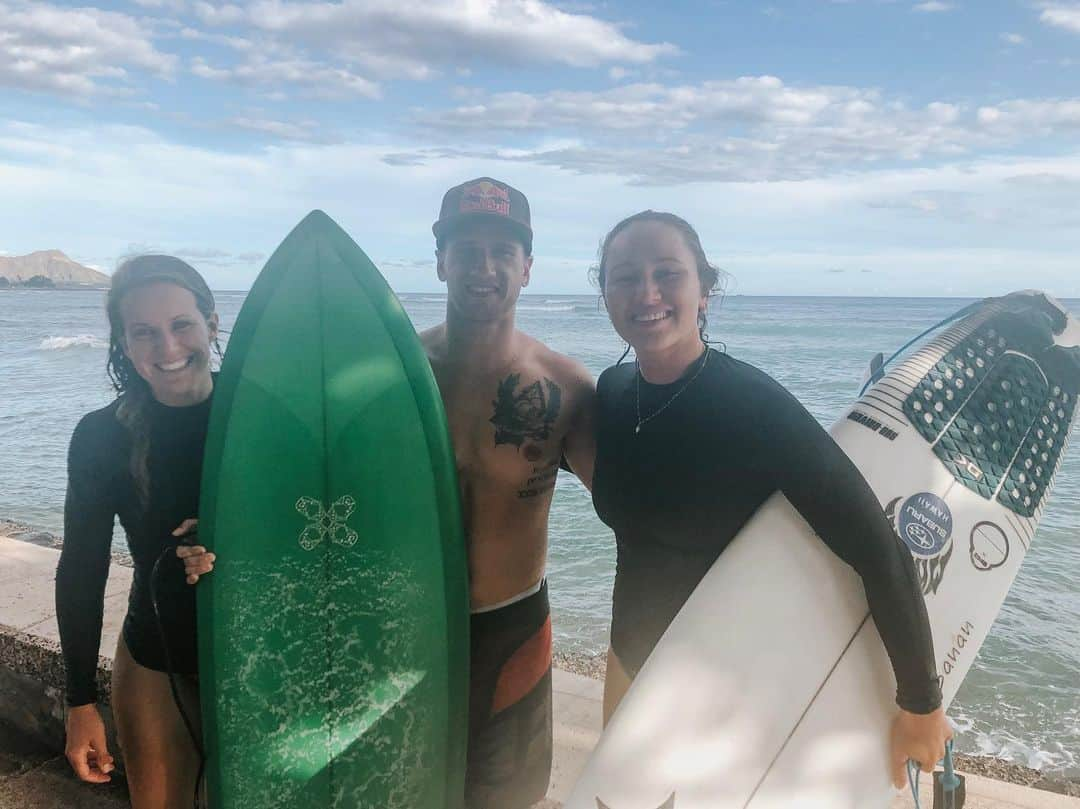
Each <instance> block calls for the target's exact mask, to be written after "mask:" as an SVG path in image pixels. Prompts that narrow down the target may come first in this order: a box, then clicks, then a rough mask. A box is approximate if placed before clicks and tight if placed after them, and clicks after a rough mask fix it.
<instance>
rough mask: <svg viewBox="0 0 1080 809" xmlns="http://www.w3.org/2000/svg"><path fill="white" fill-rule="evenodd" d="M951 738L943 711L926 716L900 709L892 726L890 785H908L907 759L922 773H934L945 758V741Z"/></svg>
mask: <svg viewBox="0 0 1080 809" xmlns="http://www.w3.org/2000/svg"><path fill="white" fill-rule="evenodd" d="M952 735H953V731H952V725H950V724H949V719H948V717H947V716H945V709H944V708H938V709H937V710H936V711H934V712H932V713H927V714H920V713H911V712H910V711H905V710H903V709H901V710H900V712H899V713H897V715H896V718H895V719H893V724H892V780H893V786H895V787H896V788H897V789H903V788H904V787H905V786H906V785H907V763H908V761H909V760H911V761H914V762H915V763H917V764H918V765H919V768H920V769H921V770H922V771H923V772H933V771H934V768H935V767H936V766H937V763H938V762H939V761H941V759H942V758H944V757H945V742H947V741H948V740H949V739H951V738H952Z"/></svg>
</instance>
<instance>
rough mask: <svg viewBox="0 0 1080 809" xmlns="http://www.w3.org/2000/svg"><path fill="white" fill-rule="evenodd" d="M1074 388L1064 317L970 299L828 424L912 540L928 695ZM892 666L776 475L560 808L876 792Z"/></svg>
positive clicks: (981, 607)
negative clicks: (932, 659) (925, 625)
mask: <svg viewBox="0 0 1080 809" xmlns="http://www.w3.org/2000/svg"><path fill="white" fill-rule="evenodd" d="M1078 392H1080V322H1078V321H1077V320H1076V319H1075V318H1073V317H1072V316H1070V315H1069V314H1068V313H1067V312H1066V310H1065V309H1064V308H1063V307H1062V306H1061V305H1060V304H1059V303H1058V302H1056V301H1054V300H1053V299H1051V298H1049V297H1047V296H1045V295H1042V294H1041V293H1037V292H1022V293H1014V294H1013V295H1009V296H1006V297H1004V298H994V299H989V300H986V301H983V302H982V303H981V304H978V305H976V306H974V307H971V308H970V311H969V313H968V314H967V315H966V316H965V317H964V318H963V319H962V320H959V321H958V322H956V323H954V324H953V325H952V326H951V327H950V328H948V329H947V330H944V331H942V332H941V333H940V334H939V335H938V336H937V337H936V338H935V339H933V340H932V341H930V342H929V343H928V344H926V345H925V346H924V347H922V348H921V349H920V350H918V351H917V352H916V353H914V354H913V355H911V356H910V357H909V358H907V359H906V360H905V361H904V362H903V363H901V364H899V365H898V366H896V367H895V368H894V369H892V370H891V371H889V372H888V373H886V374H885V375H884V377H882V378H880V379H879V380H878V381H877V382H876V383H875V384H874V385H873V387H872V388H870V389H869V390H868V391H867V392H866V393H865V395H863V396H862V397H861V398H860V399H859V400H858V401H857V402H856V403H855V404H854V405H853V406H852V407H851V408H850V409H849V410H848V411H847V412H846V413H845V414H844V416H843V417H842V418H841V419H840V420H839V421H838V422H837V423H836V424H835V425H834V426H833V428H832V430H831V431H830V432H831V434H832V436H833V438H834V439H835V440H836V442H837V443H838V444H839V445H840V446H841V447H842V448H843V449H844V451H845V452H846V453H847V454H848V455H849V456H850V457H851V459H852V460H853V461H854V462H855V464H856V465H857V466H858V467H859V469H860V470H861V471H862V473H863V475H864V476H865V477H866V479H867V480H868V481H869V483H870V485H871V486H872V487H873V489H874V491H875V493H876V494H877V496H878V498H879V500H880V501H881V505H882V508H883V509H884V510H885V512H886V514H887V516H888V517H889V519H890V520H891V521H892V522H893V525H894V526H895V528H896V530H897V533H898V535H899V537H900V538H901V539H902V540H903V541H904V542H905V543H906V544H907V546H908V548H909V549H910V550H911V552H912V556H913V558H914V561H915V566H916V570H917V572H918V575H919V580H920V584H921V586H922V589H923V592H924V594H925V597H926V604H927V609H928V612H929V614H930V620H931V625H932V627H933V634H934V647H935V652H936V656H937V661H938V667H939V670H940V671H939V673H940V674H941V676H942V678H943V681H942V682H943V690H944V697H945V701H946V704H948V702H949V701H951V700H952V698H953V696H954V695H955V694H956V691H957V689H958V687H959V685H960V682H961V681H962V680H963V678H964V675H965V674H966V673H967V671H968V669H969V668H970V666H971V664H972V662H973V660H974V659H975V654H976V652H977V651H978V649H979V646H980V645H981V644H982V642H983V640H984V639H985V637H986V635H987V633H988V631H989V629H990V625H991V623H992V622H993V620H994V618H995V617H996V616H997V613H998V610H999V609H1000V607H1001V604H1002V602H1003V601H1004V599H1005V595H1006V593H1007V592H1008V589H1009V586H1010V584H1011V583H1012V581H1013V579H1014V578H1015V576H1016V573H1017V571H1018V570H1019V567H1020V563H1021V562H1022V561H1023V558H1024V555H1025V554H1026V552H1027V550H1028V548H1029V547H1030V545H1031V541H1032V538H1033V537H1034V534H1035V529H1036V527H1037V526H1038V523H1039V518H1040V517H1041V515H1042V512H1043V510H1044V508H1045V506H1046V501H1047V496H1048V494H1049V492H1050V487H1051V484H1052V480H1053V476H1054V473H1055V472H1056V471H1057V469H1058V467H1059V465H1060V461H1061V457H1062V454H1063V452H1064V450H1065V445H1066V443H1067V440H1068V435H1069V430H1070V427H1071V426H1072V424H1073V419H1074V417H1075V415H1076V409H1077V408H1076V402H1077V393H1078ZM894 695H895V680H894V679H893V675H892V669H891V667H890V665H889V661H888V657H887V656H886V654H885V650H884V648H883V646H882V643H881V639H880V638H879V636H878V633H877V630H876V628H875V626H874V623H873V621H872V619H870V617H869V610H868V608H867V605H866V598H865V595H864V594H863V591H862V584H861V582H860V580H859V578H858V576H857V575H856V574H855V573H854V572H853V571H852V570H851V569H850V568H849V567H847V566H846V565H845V564H844V563H843V562H841V561H840V560H839V559H837V558H836V557H835V556H834V555H833V554H832V552H831V551H829V549H828V548H827V547H826V546H825V545H824V543H822V541H821V540H820V539H818V538H817V537H816V536H815V535H814V533H813V532H812V530H811V529H810V527H809V526H808V525H807V524H806V522H805V521H804V520H803V519H802V517H801V516H800V515H799V514H798V513H797V512H796V511H795V510H794V509H793V508H792V507H791V505H790V504H789V503H788V502H787V500H786V499H785V498H784V497H783V496H782V495H780V494H776V495H773V497H772V498H770V499H769V500H768V501H767V502H766V503H765V504H764V505H762V507H761V508H760V509H759V510H758V511H757V513H756V514H755V515H754V517H753V518H752V519H751V520H750V521H749V522H748V523H747V525H746V526H745V527H744V528H743V530H742V531H741V532H740V533H739V535H738V536H737V537H736V538H735V540H734V541H733V542H732V543H731V545H730V546H729V547H728V549H727V550H726V551H725V552H724V554H723V555H722V556H721V558H720V559H719V560H718V561H717V563H716V564H715V565H713V567H712V569H711V570H710V571H709V573H708V574H707V575H706V576H705V578H704V579H703V580H702V582H701V584H700V585H699V586H698V588H697V589H696V590H695V591H694V593H693V594H692V595H691V597H690V599H689V600H688V601H687V603H686V604H685V605H684V607H683V609H682V610H681V611H680V612H679V614H678V616H677V617H676V618H675V620H674V621H673V623H672V624H671V626H670V627H669V628H668V630H667V632H666V633H665V634H664V636H663V637H662V638H661V640H660V642H659V644H658V645H657V647H656V649H655V650H654V651H653V654H652V655H651V656H650V657H649V659H648V660H647V661H646V663H645V665H644V667H643V668H642V670H641V672H640V674H639V675H638V677H637V679H636V680H635V681H634V684H633V686H632V687H631V689H630V691H629V692H628V694H627V695H626V697H625V698H624V700H623V702H622V704H621V705H620V706H619V709H618V710H617V711H616V713H615V716H614V717H613V718H612V721H611V723H610V724H609V726H608V728H607V730H606V731H605V732H604V734H603V735H602V737H601V739H600V743H599V745H598V746H597V748H596V750H595V751H594V753H593V755H592V757H591V759H590V760H589V763H588V765H587V766H586V769H585V771H584V773H583V775H582V776H581V779H580V780H579V782H578V783H577V785H576V786H575V788H574V790H573V792H572V794H571V796H570V798H569V799H568V800H567V802H566V804H565V809H729V808H730V809H736V808H737V809H781V807H783V809H791V808H792V807H800V809H803V807H807V808H812V807H822V809H824V808H825V807H828V809H843V808H845V807H859V808H860V809H862V808H863V807H867V808H868V809H869V808H872V809H880V808H881V807H885V806H886V805H887V804H888V801H889V799H890V797H891V795H892V788H891V786H890V784H889V774H888V744H887V742H888V738H887V737H888V727H889V722H890V720H891V717H892V716H893V714H894V713H895V710H896V709H895V704H894V702H893V699H894Z"/></svg>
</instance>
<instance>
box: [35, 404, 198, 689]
mask: <svg viewBox="0 0 1080 809" xmlns="http://www.w3.org/2000/svg"><path fill="white" fill-rule="evenodd" d="M119 401H120V400H119V399H118V400H116V401H114V402H113V403H112V404H110V405H109V406H108V407H105V408H102V409H101V410H96V411H94V412H93V413H89V414H87V415H86V416H84V417H83V418H82V420H81V421H80V422H79V424H78V426H77V427H76V428H75V433H74V434H73V435H72V437H71V447H70V449H69V450H68V488H67V499H66V501H65V503H64V547H63V550H62V552H61V554H60V564H59V566H58V567H57V570H56V617H57V621H58V623H59V625H60V645H61V648H62V649H63V653H64V665H65V667H66V670H67V702H68V704H69V705H73V706H74V705H85V704H87V703H90V702H94V701H95V700H96V698H97V690H96V686H95V675H96V672H97V656H98V648H99V646H100V645H101V622H102V610H103V596H104V592H105V582H106V579H107V577H108V573H109V562H110V559H111V556H110V547H111V545H112V534H113V520H114V518H115V517H117V516H118V517H119V518H120V524H121V525H122V526H123V527H124V530H125V531H126V532H127V542H128V547H129V548H130V550H131V556H132V559H133V561H134V565H135V577H134V581H133V582H132V585H131V592H130V595H129V597H128V612H127V617H126V618H125V619H124V628H123V633H124V641H125V642H126V643H127V646H128V650H129V651H130V652H131V656H132V657H133V658H134V659H135V662H137V663H139V664H140V665H142V666H146V667H147V668H151V669H155V670H157V671H165V670H166V659H165V654H164V649H163V647H162V645H161V639H160V635H159V633H158V628H157V623H156V622H155V619H154V608H153V603H152V601H151V598H150V575H151V571H152V570H153V567H154V563H155V562H156V561H157V560H158V557H159V556H160V555H161V553H162V551H164V550H165V549H166V548H167V547H169V548H175V547H176V545H177V542H178V541H179V540H177V539H176V538H175V537H173V536H172V532H173V530H174V529H176V528H177V527H178V526H179V525H180V524H181V523H182V522H183V521H184V520H186V519H188V518H196V517H198V516H199V482H200V478H201V475H202V461H203V448H204V444H205V442H206V427H207V421H208V419H209V415H210V399H207V400H206V401H205V402H202V403H200V404H197V405H193V406H191V407H168V406H167V405H163V404H161V403H159V402H157V401H156V400H151V402H150V405H149V408H148V422H149V427H150V454H149V464H148V465H149V473H150V496H149V501H148V504H147V507H146V508H143V507H142V506H141V505H140V502H139V498H138V496H137V495H136V491H135V484H134V480H133V478H132V475H131V471H130V457H131V438H130V434H129V433H128V431H127V429H126V428H125V427H124V426H122V425H121V424H120V423H119V422H118V421H117V420H116V408H117V406H118V404H119ZM158 603H159V606H160V608H161V619H162V624H163V625H164V630H165V636H166V637H167V638H168V643H169V650H170V652H171V655H172V663H173V670H174V671H176V672H178V673H184V674H195V673H197V671H198V665H197V659H196V641H195V588H194V587H192V586H190V585H189V584H187V583H186V582H185V581H184V572H183V563H182V562H181V560H179V559H178V558H177V557H176V555H175V553H173V552H170V553H168V554H167V555H166V557H165V561H163V562H162V565H161V569H160V570H159V573H158Z"/></svg>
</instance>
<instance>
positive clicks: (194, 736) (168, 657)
mask: <svg viewBox="0 0 1080 809" xmlns="http://www.w3.org/2000/svg"><path fill="white" fill-rule="evenodd" d="M195 536H196V534H195V533H191V534H187V535H186V536H184V537H183V539H184V542H185V543H189V542H190V540H191V539H193V538H194V537H195ZM177 547H179V543H177V544H176V545H174V544H171V543H170V544H169V545H168V546H167V547H166V548H165V549H164V550H163V551H162V552H161V555H160V556H158V558H157V561H156V562H154V567H153V570H151V571H150V603H151V604H153V606H154V621H155V623H156V624H157V630H158V638H159V640H160V641H161V648H162V650H163V651H164V653H165V673H166V675H167V676H168V678H169V690H170V691H171V692H172V698H173V702H174V703H176V709H177V710H178V711H179V712H180V718H181V719H182V720H183V722H184V727H185V728H187V732H188V735H189V736H190V737H191V743H192V744H193V745H194V746H195V752H196V753H198V755H199V771H198V773H197V774H196V775H195V791H194V793H193V794H192V798H191V801H192V803H191V805H192V806H193V807H194V809H200V806H201V803H202V802H201V801H200V800H199V787H200V786H202V782H203V778H204V776H205V775H206V751H205V750H204V749H203V745H202V740H201V739H200V738H199V734H198V733H197V732H196V731H195V724H194V723H193V722H192V721H191V717H190V716H188V712H187V709H186V708H184V703H183V701H182V700H181V699H180V689H179V688H178V687H177V685H176V669H175V668H174V666H173V659H172V651H171V650H170V649H169V641H168V638H167V637H166V636H165V625H164V624H163V623H162V621H161V607H160V605H159V603H158V589H157V583H158V574H159V573H160V572H161V569H162V568H161V563H162V562H164V561H165V558H166V557H167V556H168V555H169V554H170V553H171V554H174V555H175V553H176V549H177Z"/></svg>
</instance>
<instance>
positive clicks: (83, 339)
mask: <svg viewBox="0 0 1080 809" xmlns="http://www.w3.org/2000/svg"><path fill="white" fill-rule="evenodd" d="M108 347H109V343H108V342H107V341H106V340H103V339H101V338H100V337H95V336H94V335H92V334H77V335H75V336H74V337H46V338H45V339H44V340H42V341H41V344H40V345H39V346H38V348H39V349H40V350H42V351H63V350H64V349H66V348H108Z"/></svg>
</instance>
